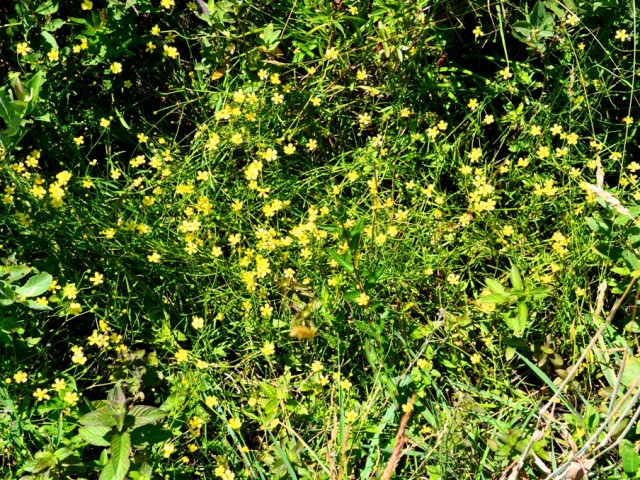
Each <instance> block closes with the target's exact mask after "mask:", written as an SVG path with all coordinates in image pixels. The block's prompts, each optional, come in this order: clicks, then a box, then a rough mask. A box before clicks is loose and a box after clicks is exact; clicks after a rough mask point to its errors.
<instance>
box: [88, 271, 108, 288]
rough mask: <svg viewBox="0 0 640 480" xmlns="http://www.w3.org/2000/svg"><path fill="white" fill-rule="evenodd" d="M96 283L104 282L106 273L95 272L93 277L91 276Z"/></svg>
mask: <svg viewBox="0 0 640 480" xmlns="http://www.w3.org/2000/svg"><path fill="white" fill-rule="evenodd" d="M89 280H91V282H92V283H93V284H94V285H100V284H101V283H104V275H103V274H101V273H98V272H95V273H94V274H93V276H92V277H91V278H89Z"/></svg>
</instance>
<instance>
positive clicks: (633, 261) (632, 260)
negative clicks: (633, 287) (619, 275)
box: [622, 249, 640, 271]
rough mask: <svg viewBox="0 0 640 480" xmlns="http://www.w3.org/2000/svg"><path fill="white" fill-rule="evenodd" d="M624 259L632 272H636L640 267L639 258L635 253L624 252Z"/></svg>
mask: <svg viewBox="0 0 640 480" xmlns="http://www.w3.org/2000/svg"><path fill="white" fill-rule="evenodd" d="M622 259H623V260H624V262H625V263H626V264H627V266H628V267H629V269H630V270H632V271H635V270H638V268H639V267H640V262H639V261H638V257H636V256H635V255H634V254H633V252H631V251H630V250H626V249H625V250H624V251H623V252H622Z"/></svg>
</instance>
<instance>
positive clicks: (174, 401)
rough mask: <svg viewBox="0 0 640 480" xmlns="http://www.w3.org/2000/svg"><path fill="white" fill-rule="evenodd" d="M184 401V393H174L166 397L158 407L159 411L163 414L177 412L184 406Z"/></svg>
mask: <svg viewBox="0 0 640 480" xmlns="http://www.w3.org/2000/svg"><path fill="white" fill-rule="evenodd" d="M186 399H187V396H186V395H185V394H184V393H178V392H174V393H172V394H171V395H169V397H167V399H166V400H165V401H164V403H163V404H162V405H161V406H160V409H161V410H163V411H165V412H170V411H172V410H179V409H180V408H182V406H183V405H184V402H185V400H186Z"/></svg>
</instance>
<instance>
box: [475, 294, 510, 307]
mask: <svg viewBox="0 0 640 480" xmlns="http://www.w3.org/2000/svg"><path fill="white" fill-rule="evenodd" d="M508 301H509V295H508V294H500V293H492V294H491V295H484V296H482V297H480V298H478V303H495V304H497V305H499V304H502V303H507V302H508Z"/></svg>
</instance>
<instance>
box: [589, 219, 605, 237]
mask: <svg viewBox="0 0 640 480" xmlns="http://www.w3.org/2000/svg"><path fill="white" fill-rule="evenodd" d="M587 225H588V226H589V228H590V229H591V230H593V231H594V232H596V233H599V234H609V233H610V232H611V229H610V228H609V225H607V224H606V223H605V222H602V221H599V220H596V219H595V218H591V217H590V218H587Z"/></svg>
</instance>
